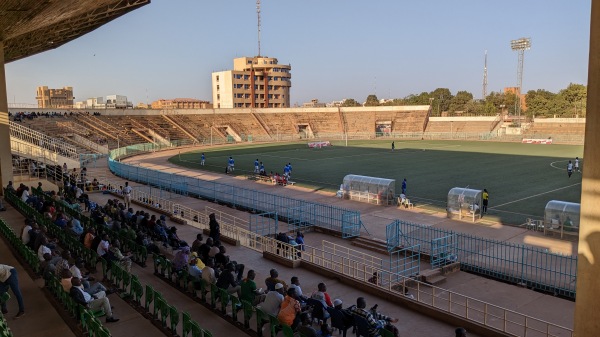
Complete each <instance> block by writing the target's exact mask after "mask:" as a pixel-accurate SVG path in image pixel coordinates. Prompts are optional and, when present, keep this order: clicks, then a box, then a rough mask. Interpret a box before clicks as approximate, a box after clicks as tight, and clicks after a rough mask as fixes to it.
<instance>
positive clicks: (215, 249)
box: [208, 241, 221, 267]
mask: <svg viewBox="0 0 600 337" xmlns="http://www.w3.org/2000/svg"><path fill="white" fill-rule="evenodd" d="M220 246H221V242H219V241H214V244H213V245H212V247H210V250H209V251H208V257H211V258H213V259H214V258H215V257H216V256H217V254H219V253H220V252H221V249H219V247H220ZM215 266H216V267H220V266H219V265H218V263H217V260H215Z"/></svg>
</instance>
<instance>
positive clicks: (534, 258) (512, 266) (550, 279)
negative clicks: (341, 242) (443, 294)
mask: <svg viewBox="0 0 600 337" xmlns="http://www.w3.org/2000/svg"><path fill="white" fill-rule="evenodd" d="M393 228H396V231H397V233H396V232H395V231H394V230H393ZM387 235H388V244H395V243H396V242H398V245H399V246H400V247H410V246H414V245H420V247H421V252H422V253H423V254H428V255H430V256H434V255H436V254H438V253H439V245H438V241H439V239H440V238H447V237H450V236H452V237H453V241H452V245H451V248H452V249H451V250H452V252H453V254H456V256H452V259H453V260H457V261H458V262H460V264H461V270H464V271H468V272H472V273H475V274H479V275H484V276H488V277H491V278H494V279H497V280H501V281H505V282H510V283H515V284H521V285H525V286H527V287H528V288H532V289H536V290H540V291H544V292H549V293H552V294H556V295H559V296H563V297H566V298H570V299H575V283H576V276H577V257H576V256H569V255H562V254H556V253H551V252H548V250H547V249H543V248H537V247H531V246H526V245H522V244H515V243H509V242H502V241H498V240H492V239H486V238H482V237H477V236H474V235H469V234H464V233H459V232H454V231H451V230H445V229H439V228H433V227H430V226H424V225H420V224H414V223H409V222H404V221H400V220H395V221H394V222H393V223H391V224H390V225H388V231H387ZM396 235H397V236H398V237H396ZM436 245H437V246H438V247H437V248H436ZM446 247H447V248H448V247H450V246H449V245H446ZM447 248H444V250H449V249H447Z"/></svg>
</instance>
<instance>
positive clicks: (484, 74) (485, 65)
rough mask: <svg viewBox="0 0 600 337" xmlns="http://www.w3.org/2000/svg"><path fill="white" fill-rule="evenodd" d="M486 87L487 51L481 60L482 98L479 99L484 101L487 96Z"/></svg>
mask: <svg viewBox="0 0 600 337" xmlns="http://www.w3.org/2000/svg"><path fill="white" fill-rule="evenodd" d="M487 85H488V79H487V50H486V51H485V57H484V59H483V97H481V98H482V99H485V97H486V96H487Z"/></svg>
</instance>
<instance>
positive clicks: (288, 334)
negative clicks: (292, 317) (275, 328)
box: [281, 324, 294, 337]
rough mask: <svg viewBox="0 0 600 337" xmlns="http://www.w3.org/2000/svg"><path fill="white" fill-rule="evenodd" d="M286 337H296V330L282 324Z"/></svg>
mask: <svg viewBox="0 0 600 337" xmlns="http://www.w3.org/2000/svg"><path fill="white" fill-rule="evenodd" d="M281 328H282V331H283V336H284V337H294V330H292V327H290V326H289V325H287V324H281Z"/></svg>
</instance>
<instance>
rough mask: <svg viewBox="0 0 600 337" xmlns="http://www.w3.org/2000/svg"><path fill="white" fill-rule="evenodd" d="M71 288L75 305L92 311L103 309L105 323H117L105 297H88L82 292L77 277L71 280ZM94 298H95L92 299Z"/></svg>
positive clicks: (88, 295)
mask: <svg viewBox="0 0 600 337" xmlns="http://www.w3.org/2000/svg"><path fill="white" fill-rule="evenodd" d="M71 283H72V285H73V286H72V287H71V290H70V295H71V297H72V298H73V299H74V300H75V302H76V303H78V304H81V305H83V306H84V307H85V308H90V309H92V310H94V311H95V310H100V309H103V310H104V313H105V314H106V323H112V322H117V321H119V319H118V318H115V317H114V316H113V312H112V307H111V306H110V302H109V301H108V298H107V297H98V296H96V295H93V296H92V295H90V294H88V293H86V292H85V291H84V290H83V286H82V285H81V281H80V280H79V279H78V278H77V277H73V278H72V279H71ZM94 296H96V297H94Z"/></svg>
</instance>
